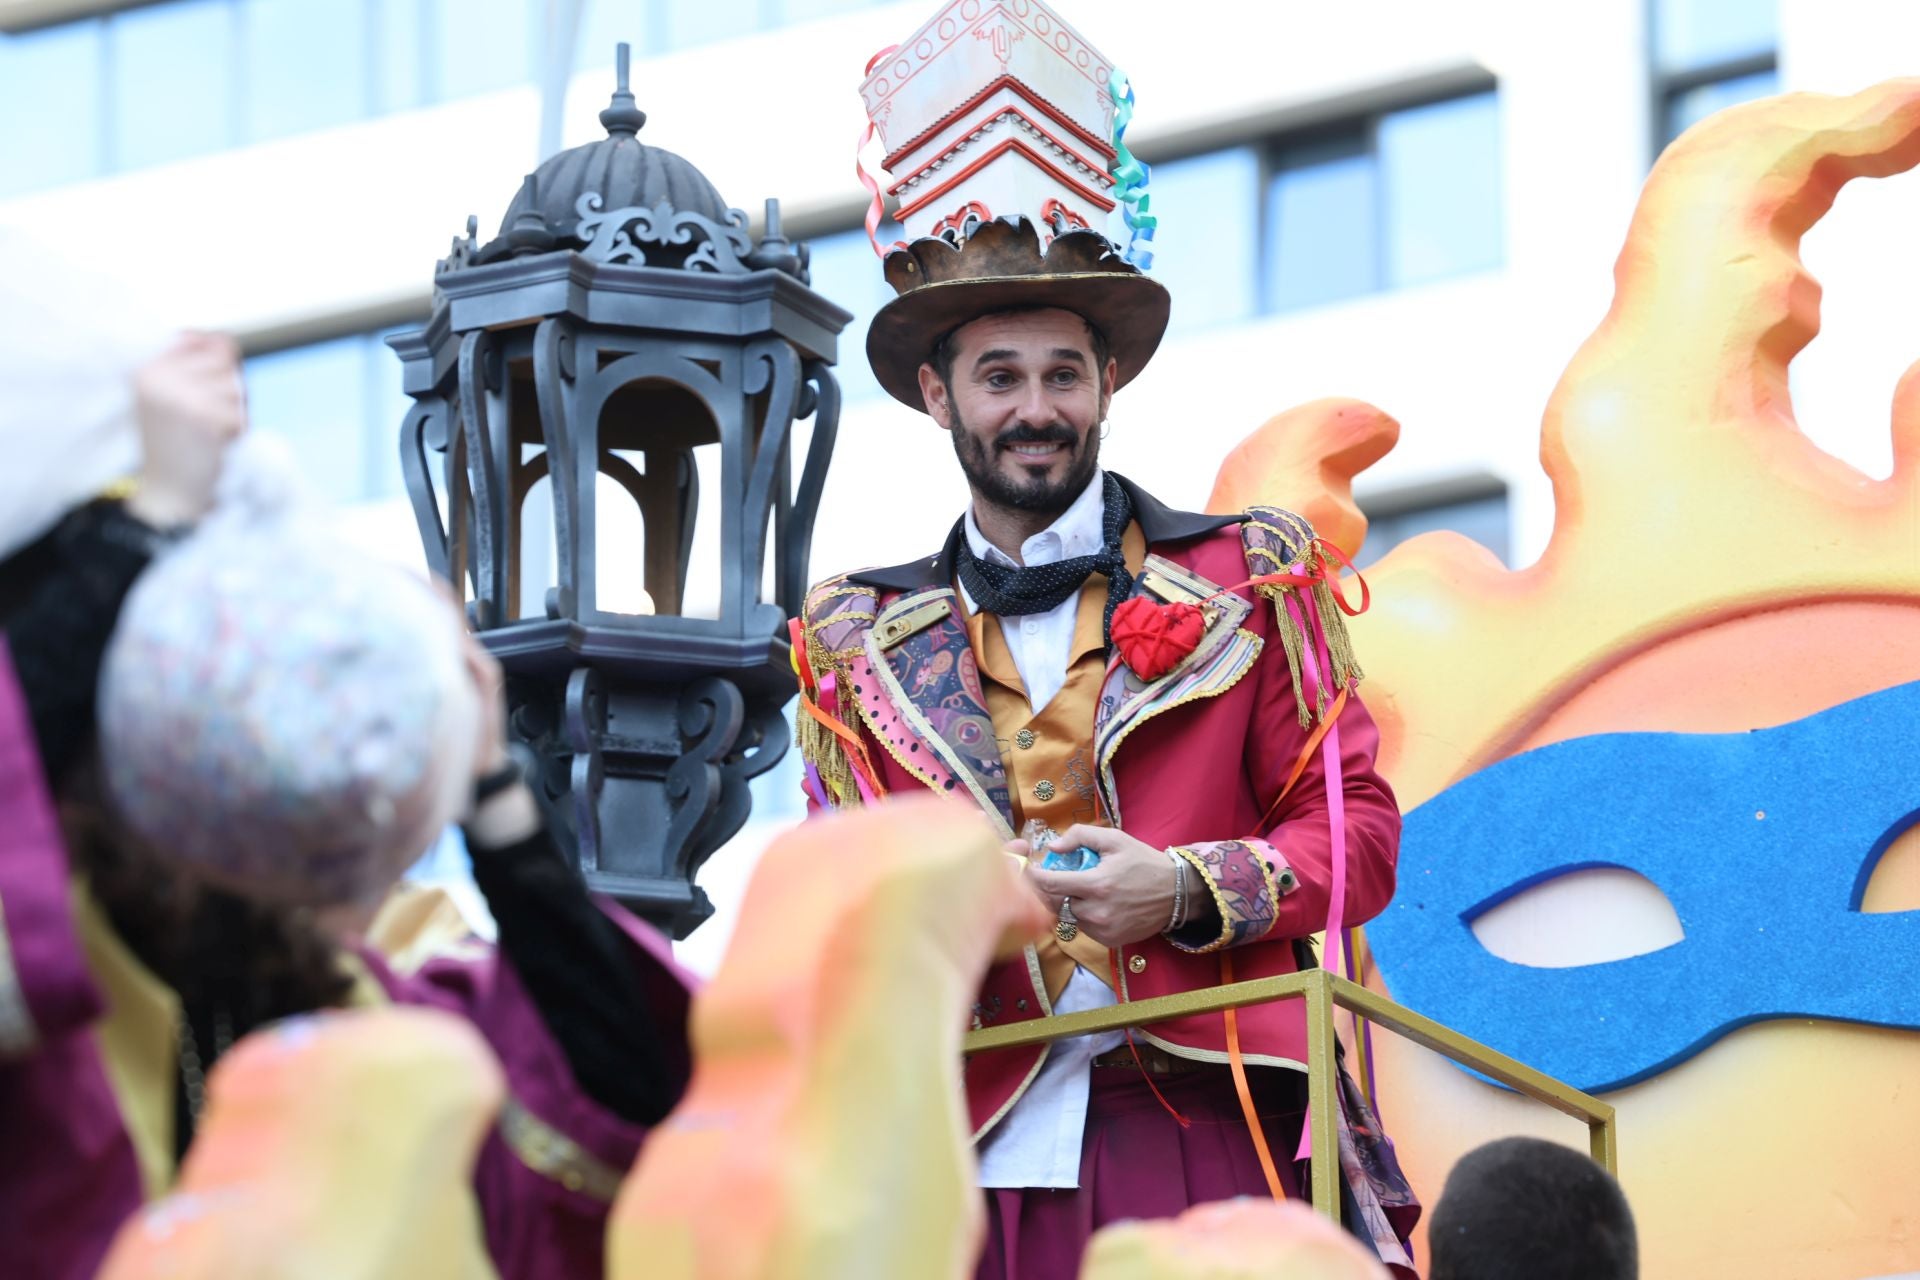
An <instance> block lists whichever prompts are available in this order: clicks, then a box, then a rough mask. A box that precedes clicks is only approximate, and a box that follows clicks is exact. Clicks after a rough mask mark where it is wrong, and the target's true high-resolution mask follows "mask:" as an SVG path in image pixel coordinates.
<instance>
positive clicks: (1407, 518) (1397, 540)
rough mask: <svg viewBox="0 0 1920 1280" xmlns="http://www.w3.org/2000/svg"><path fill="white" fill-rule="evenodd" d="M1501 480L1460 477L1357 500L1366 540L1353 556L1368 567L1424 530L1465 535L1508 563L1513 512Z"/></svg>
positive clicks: (1361, 564)
mask: <svg viewBox="0 0 1920 1280" xmlns="http://www.w3.org/2000/svg"><path fill="white" fill-rule="evenodd" d="M1508 505H1509V504H1508V501H1507V486H1506V484H1505V482H1503V481H1501V480H1497V479H1495V478H1494V477H1492V476H1488V475H1471V476H1458V477H1455V478H1453V479H1449V480H1438V481H1434V482H1431V483H1428V484H1420V485H1409V486H1408V487H1406V488H1404V489H1395V490H1390V491H1387V492H1384V493H1378V494H1374V495H1372V496H1370V497H1366V498H1362V499H1361V500H1360V509H1361V510H1362V511H1364V512H1365V513H1366V516H1367V540H1366V541H1365V542H1364V543H1362V544H1361V545H1360V550H1359V551H1358V552H1357V553H1355V555H1354V557H1353V563H1354V565H1355V566H1356V567H1357V568H1359V569H1362V570H1364V569H1366V568H1367V567H1368V566H1369V565H1371V564H1373V563H1374V562H1375V561H1377V560H1378V559H1380V557H1381V556H1384V555H1386V554H1387V552H1389V551H1391V550H1393V548H1395V547H1397V546H1399V545H1400V544H1401V543H1403V542H1405V541H1406V540H1407V539H1408V538H1412V537H1415V536H1417V535H1419V534H1422V533H1434V532H1437V531H1439V530H1443V529H1444V530H1449V531H1451V532H1454V533H1458V534H1463V535H1465V536H1466V537H1468V538H1471V539H1472V540H1473V541H1475V542H1477V543H1479V544H1480V545H1481V546H1483V547H1485V548H1486V549H1487V550H1489V551H1491V552H1493V554H1494V555H1495V556H1497V557H1499V559H1500V562H1501V563H1502V564H1511V559H1510V557H1511V552H1512V548H1511V542H1512V529H1511V515H1510V513H1509V510H1508Z"/></svg>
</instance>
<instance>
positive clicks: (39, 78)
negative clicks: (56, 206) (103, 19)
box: [0, 22, 107, 199]
mask: <svg viewBox="0 0 1920 1280" xmlns="http://www.w3.org/2000/svg"><path fill="white" fill-rule="evenodd" d="M104 33H105V24H103V23H100V22H74V23H69V24H67V25H66V26H63V27H52V28H49V29H48V30H45V31H34V32H29V33H28V34H26V35H22V36H12V37H6V36H0V120H4V121H8V122H10V123H9V124H8V126H7V127H6V128H0V199H4V198H5V197H7V196H11V195H17V194H19V193H20V192H22V191H31V190H33V189H34V188H36V187H50V186H55V185H57V184H59V183H64V182H81V181H84V180H86V179H88V178H92V177H95V176H96V175H98V174H99V173H100V172H101V171H102V170H103V169H104V168H105V167H106V136H107V135H106V129H105V114H106V103H105V100H104V94H105V91H106V86H105V81H104V80H103V79H102V76H101V72H102V70H103V68H104V64H105V56H104V53H103V50H104V48H105V34H104ZM26 121H32V124H31V125H30V126H29V125H27V124H26V123H24V122H26Z"/></svg>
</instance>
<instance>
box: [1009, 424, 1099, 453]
mask: <svg viewBox="0 0 1920 1280" xmlns="http://www.w3.org/2000/svg"><path fill="white" fill-rule="evenodd" d="M993 443H994V447H995V448H997V449H1006V448H1010V447H1012V446H1013V445H1016V444H1064V445H1066V446H1067V447H1068V448H1072V447H1073V446H1074V445H1077V444H1079V443H1080V437H1079V436H1078V435H1077V434H1076V433H1075V432H1074V431H1073V430H1072V429H1071V428H1070V427H1066V426H1062V425H1061V424H1059V423H1057V422H1056V423H1054V424H1053V425H1052V426H1050V427H1032V426H1028V425H1027V424H1026V423H1024V422H1023V423H1021V424H1020V425H1019V426H1017V427H1012V428H1009V429H1008V430H1006V431H1002V432H1001V433H1000V434H999V435H998V436H996V437H994V441H993Z"/></svg>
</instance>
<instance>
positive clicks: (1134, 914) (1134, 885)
mask: <svg viewBox="0 0 1920 1280" xmlns="http://www.w3.org/2000/svg"><path fill="white" fill-rule="evenodd" d="M1015 843H1016V844H1024V843H1025V842H1024V841H1016V842H1015ZM1081 845H1085V846H1087V847H1088V848H1089V849H1092V850H1093V851H1094V852H1095V853H1097V854H1099V855H1100V865H1099V866H1097V867H1095V868H1093V870H1091V871H1042V870H1040V867H1039V864H1038V862H1034V863H1030V864H1029V865H1028V867H1027V879H1028V880H1029V882H1031V883H1032V885H1033V887H1034V888H1035V889H1036V890H1038V891H1039V893H1040V896H1041V897H1043V898H1045V899H1046V900H1047V903H1048V905H1049V906H1051V907H1052V908H1053V910H1054V912H1055V913H1056V914H1057V913H1058V912H1059V910H1060V899H1061V898H1062V897H1063V896H1068V895H1070V896H1071V897H1072V898H1073V915H1074V918H1075V919H1076V920H1078V921H1079V922H1080V928H1081V930H1082V931H1084V932H1085V933H1086V934H1087V936H1088V937H1090V938H1092V939H1093V940H1094V941H1095V942H1098V943H1100V944H1102V945H1103V946H1108V947H1120V946H1126V945H1127V944H1129V943H1133V942H1139V941H1141V940H1143V939H1145V938H1151V937H1153V935H1155V934H1156V933H1159V932H1161V931H1162V930H1164V929H1165V928H1166V927H1167V921H1168V919H1169V917H1171V916H1172V915H1173V888H1174V880H1175V872H1174V869H1173V863H1172V861H1171V860H1170V859H1169V858H1168V857H1167V855H1166V853H1165V852H1164V851H1162V850H1160V849H1156V848H1154V847H1153V846H1152V845H1150V844H1143V843H1141V842H1140V841H1138V840H1135V839H1134V838H1133V837H1132V836H1130V835H1128V834H1127V833H1126V832H1124V831H1117V830H1115V829H1114V828H1112V827H1089V826H1082V825H1078V824H1076V825H1074V826H1071V827H1068V828H1067V829H1066V831H1064V832H1062V833H1061V834H1060V835H1059V836H1057V837H1056V838H1055V839H1054V842H1053V844H1052V846H1051V847H1052V848H1054V849H1058V850H1062V851H1064V850H1067V849H1077V848H1079V847H1080V846H1081ZM1009 849H1010V850H1011V849H1012V846H1009ZM1035 853H1036V854H1037V855H1038V856H1039V857H1042V858H1044V857H1045V856H1046V853H1045V851H1044V850H1035ZM1193 880H1194V877H1192V876H1189V877H1188V878H1187V887H1188V891H1189V892H1191V891H1192V890H1193V888H1194V887H1195V886H1194V884H1193Z"/></svg>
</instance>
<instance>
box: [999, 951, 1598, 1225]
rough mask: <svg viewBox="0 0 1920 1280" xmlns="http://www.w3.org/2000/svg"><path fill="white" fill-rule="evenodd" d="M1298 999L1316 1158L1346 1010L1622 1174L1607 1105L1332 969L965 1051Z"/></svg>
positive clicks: (1021, 1034) (1008, 1031) (1327, 1203)
mask: <svg viewBox="0 0 1920 1280" xmlns="http://www.w3.org/2000/svg"><path fill="white" fill-rule="evenodd" d="M1295 999H1299V1000H1305V1001H1306V1002H1307V1101H1308V1104H1309V1106H1310V1108H1311V1120H1312V1124H1313V1149H1314V1150H1315V1151H1337V1150H1338V1149H1339V1138H1338V1136H1337V1129H1336V1127H1335V1116H1334V1107H1335V1106H1336V1105H1337V1104H1336V1103H1335V1101H1334V1082H1335V1079H1336V1075H1335V1066H1334V1028H1333V1011H1334V1008H1335V1006H1338V1007H1339V1008H1342V1009H1345V1010H1346V1011H1347V1012H1348V1013H1351V1014H1354V1015H1355V1016H1357V1017H1362V1018H1365V1019H1366V1020H1367V1021H1369V1022H1371V1023H1373V1024H1374V1025H1375V1026H1380V1027H1385V1028H1387V1029H1388V1030H1390V1031H1396V1032H1398V1033H1399V1034H1400V1035H1403V1036H1405V1037H1406V1038H1407V1039H1409V1040H1411V1041H1413V1042H1414V1043H1415V1044H1419V1045H1424V1046H1426V1047H1427V1048H1429V1049H1432V1050H1434V1051H1435V1052H1436V1053H1442V1054H1445V1055H1446V1056H1447V1057H1448V1058H1451V1059H1452V1060H1453V1061H1455V1062H1457V1063H1459V1064H1461V1065H1462V1066H1466V1067H1471V1068H1473V1069H1474V1070H1475V1071H1478V1072H1480V1073H1481V1074H1482V1075H1484V1076H1488V1077H1490V1078H1492V1079H1494V1080H1498V1081H1499V1082H1500V1083H1501V1084H1504V1085H1506V1086H1508V1087H1509V1088H1511V1089H1513V1090H1514V1091H1516V1092H1518V1093H1523V1094H1525V1095H1526V1096H1527V1097H1529V1098H1532V1099H1533V1100H1534V1101H1535V1102H1544V1103H1546V1104H1547V1105H1548V1106H1550V1107H1552V1108H1553V1109H1554V1110H1556V1111H1564V1112H1566V1113H1567V1114H1568V1115H1570V1116H1572V1117H1573V1118H1574V1119H1576V1120H1581V1121H1584V1122H1585V1123H1586V1126H1587V1141H1588V1144H1589V1148H1590V1149H1591V1151H1592V1152H1593V1158H1594V1159H1595V1160H1597V1161H1599V1162H1600V1163H1601V1164H1602V1165H1603V1166H1605V1167H1606V1170H1607V1172H1608V1173H1616V1174H1617V1173H1618V1172H1619V1159H1620V1155H1619V1147H1618V1139H1617V1135H1616V1133H1615V1128H1614V1114H1613V1108H1612V1107H1611V1106H1609V1105H1608V1104H1607V1103H1604V1102H1602V1101H1600V1099H1598V1098H1596V1097H1594V1096H1592V1095H1591V1094H1587V1093H1582V1092H1581V1091H1580V1090H1578V1089H1575V1088H1574V1087H1573V1086H1571V1085H1567V1084H1562V1083H1561V1082H1560V1081H1558V1080H1555V1079H1554V1078H1553V1077H1552V1076H1549V1075H1546V1074H1545V1073H1543V1072H1539V1071H1535V1070H1534V1069H1533V1068H1532V1067H1529V1066H1527V1065H1526V1064H1525V1063H1523V1062H1516V1061H1515V1060H1514V1059H1512V1058H1509V1057H1508V1056H1507V1055H1506V1054H1504V1053H1500V1052H1499V1051H1497V1050H1494V1049H1490V1048H1488V1047H1487V1046H1486V1045H1484V1044H1481V1043H1480V1042H1479V1041H1478V1040H1469V1039H1468V1038H1467V1037H1466V1036H1463V1035H1461V1034H1460V1033H1459V1032H1457V1031H1454V1030H1452V1029H1450V1028H1448V1027H1443V1026H1441V1025H1440V1024H1439V1023H1437V1022H1435V1021H1434V1020H1433V1019H1432V1018H1427V1017H1423V1016H1421V1015H1420V1014H1417V1013H1415V1012H1414V1011H1413V1010H1411V1009H1406V1008H1402V1007H1401V1006H1400V1005H1397V1004H1395V1003H1394V1002H1393V1001H1391V1000H1389V999H1387V998H1386V997H1385V996H1382V995H1378V994H1376V993H1375V992H1372V991H1369V990H1367V989H1366V988H1365V987H1363V986H1360V985H1359V984H1357V983H1353V982H1349V981H1348V980H1347V979H1345V978H1342V977H1340V976H1338V975H1337V974H1333V973H1329V972H1328V971H1327V970H1325V969H1309V970H1308V971H1307V972H1305V973H1290V974H1287V975H1285V976H1283V977H1279V978H1256V979H1254V980H1253V981H1250V982H1235V983H1231V984H1228V985H1226V986H1220V987H1212V988H1209V989H1207V990H1205V991H1184V992H1180V993H1179V994H1177V995H1170V996H1156V997H1154V998H1153V999H1151V1000H1133V1001H1129V1002H1127V1003H1125V1004H1116V1005H1109V1006H1107V1007H1106V1008H1103V1009H1090V1010H1088V1011H1086V1012H1085V1013H1065V1014H1060V1015H1059V1016H1057V1017H1052V1018H1034V1019H1031V1020H1029V1021H1026V1022H1013V1023H1008V1024H1007V1025H1005V1026H999V1027H986V1028H984V1029H982V1030H979V1031H974V1032H971V1033H970V1034H968V1036H967V1039H966V1046H965V1047H966V1052H968V1053H978V1052H981V1051H982V1050H986V1049H1012V1048H1016V1047H1018V1046H1020V1045H1029V1044H1040V1043H1042V1042H1044V1041H1048V1040H1060V1039H1064V1038H1065V1037H1067V1036H1080V1035H1087V1034H1090V1033H1092V1032H1096V1031H1120V1030H1123V1029H1126V1028H1130V1027H1141V1026H1148V1025H1150V1024H1152V1023H1155V1022H1164V1021H1166V1020H1167V1019H1169V1018H1181V1017H1186V1016H1188V1015H1190V1014H1195V1013H1216V1012H1219V1011H1220V1010H1222V1009H1237V1008H1241V1007H1243V1006H1245V1005H1250V1004H1265V1003H1266V1002H1268V1001H1270V1000H1295ZM1338 1167H1339V1164H1338V1162H1337V1161H1334V1160H1315V1161H1314V1162H1313V1188H1312V1193H1313V1207H1314V1208H1315V1209H1318V1210H1319V1211H1320V1212H1321V1213H1324V1214H1326V1215H1327V1216H1328V1217H1330V1218H1335V1219H1337V1218H1339V1216H1340V1186H1339V1183H1338V1182H1337V1181H1336V1180H1335V1179H1336V1172H1337V1170H1338Z"/></svg>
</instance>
